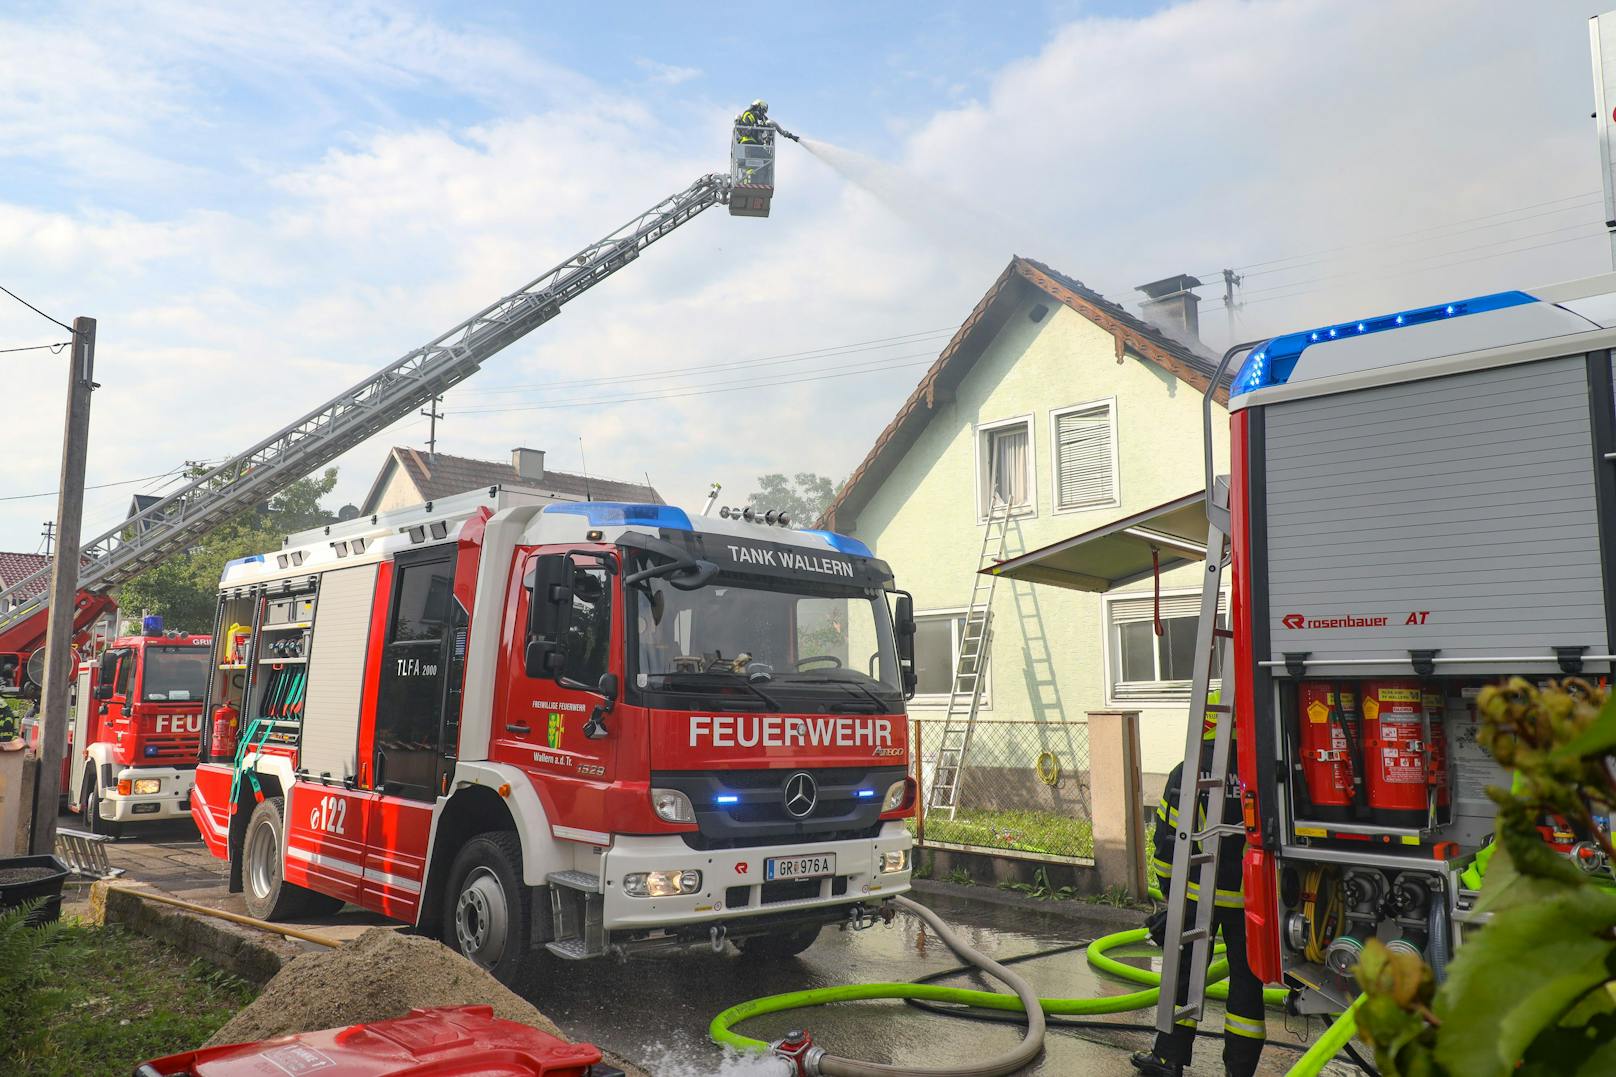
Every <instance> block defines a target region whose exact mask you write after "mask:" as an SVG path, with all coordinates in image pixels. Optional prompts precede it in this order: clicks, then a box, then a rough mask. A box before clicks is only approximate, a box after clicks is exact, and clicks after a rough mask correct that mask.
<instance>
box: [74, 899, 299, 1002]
mask: <svg viewBox="0 0 1616 1077" xmlns="http://www.w3.org/2000/svg"><path fill="white" fill-rule="evenodd" d="M138 890H148V891H151V892H152V893H158V894H160V893H162V891H160V890H158V889H157V888H156V887H153V886H151V885H149V884H147V883H140V882H121V881H120V882H119V883H118V884H117V885H116V886H112V885H109V884H108V883H106V882H97V883H95V884H94V885H92V886H91V887H90V915H89V919H90V922H91V923H97V924H116V925H118V926H120V927H123V928H127V929H128V930H130V931H136V932H139V933H140V934H142V935H145V936H147V937H149V938H153V939H156V940H157V941H159V942H162V943H165V944H166V945H168V946H172V947H173V948H174V949H176V950H179V951H180V952H181V953H186V954H190V955H191V956H192V957H196V958H200V959H201V960H203V961H206V962H208V964H210V965H213V966H214V967H215V968H221V969H224V970H225V971H226V972H229V973H232V974H234V975H236V976H239V977H241V978H242V979H243V980H246V981H247V982H248V983H251V984H255V985H257V986H258V987H262V986H264V984H266V983H268V982H269V980H270V979H271V978H272V977H273V976H274V975H275V974H276V973H277V972H279V971H280V970H281V966H282V965H284V964H285V963H286V962H288V961H290V960H291V959H292V958H294V957H296V956H297V955H299V954H301V953H305V952H306V951H305V949H304V947H302V946H299V945H297V944H295V943H292V942H288V941H285V940H282V939H278V938H272V937H270V936H267V935H265V934H264V933H263V932H261V931H254V930H251V929H249V928H245V927H240V926H238V925H236V924H232V923H229V922H227V921H224V920H215V919H213V918H212V917H207V916H198V915H197V914H195V913H190V912H186V911H185V910H183V909H176V908H173V907H172V906H168V905H162V904H159V903H157V902H155V901H146V900H145V899H143V898H142V897H141V896H140V895H139V894H138V893H136V891H138ZM165 896H167V895H165Z"/></svg>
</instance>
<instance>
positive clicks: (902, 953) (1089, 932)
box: [63, 817, 1356, 1077]
mask: <svg viewBox="0 0 1616 1077" xmlns="http://www.w3.org/2000/svg"><path fill="white" fill-rule="evenodd" d="M77 821H78V820H77V819H76V817H64V819H63V825H64V826H69V827H71V826H74V825H75V824H76V823H77ZM111 859H112V861H113V863H114V864H116V865H118V866H121V867H124V868H125V869H126V870H127V872H128V877H130V878H135V879H141V880H143V881H146V882H149V883H151V884H153V885H155V886H157V887H160V888H161V889H163V890H166V891H168V892H170V893H172V894H175V895H177V896H180V897H183V898H185V899H186V900H189V901H196V902H198V903H200V904H205V905H210V906H214V907H219V908H231V909H238V910H239V908H240V905H241V899H240V896H239V895H229V894H226V893H225V890H224V871H225V866H224V863H223V862H222V861H217V860H214V859H213V858H212V857H210V856H209V855H208V852H207V850H206V849H205V848H204V847H203V846H202V844H201V842H200V841H199V840H197V838H196V836H195V831H194V830H193V829H191V827H190V826H189V824H186V823H173V824H159V825H153V826H150V827H145V828H140V829H137V830H132V831H131V832H130V834H129V836H127V837H125V838H123V839H122V840H121V841H119V842H118V843H117V844H116V845H115V846H114V848H113V850H112V852H111ZM924 900H925V902H926V904H928V905H930V906H931V907H932V908H934V909H936V910H938V911H939V912H940V913H942V914H943V915H944V916H945V917H946V918H947V919H948V920H949V921H950V922H951V923H953V924H955V925H957V926H959V927H961V928H962V929H963V930H964V933H965V935H966V937H967V938H968V939H969V940H970V942H971V943H972V945H974V946H976V947H977V948H978V949H980V950H982V951H983V952H985V953H989V954H992V955H994V956H995V957H999V958H1001V959H1002V958H1005V957H1011V956H1015V955H1018V954H1023V953H1029V952H1032V951H1036V950H1042V949H1046V948H1048V947H1052V946H1059V945H1064V944H1066V943H1070V942H1074V941H1078V940H1080V939H1083V938H1087V937H1093V936H1096V935H1099V934H1105V933H1107V932H1108V931H1109V930H1111V929H1110V928H1106V927H1104V926H1102V925H1099V924H1094V925H1092V926H1088V925H1085V924H1084V923H1083V922H1082V921H1080V920H1074V919H1072V918H1071V917H1070V916H1066V915H1051V914H1047V913H1040V912H1038V911H1037V910H1033V909H1024V908H1006V907H1002V906H996V905H992V904H988V903H986V902H983V901H981V900H977V899H975V898H973V897H972V896H971V895H970V894H969V893H968V892H966V894H965V895H964V896H962V897H951V896H938V895H934V896H927V897H925V898H924ZM382 922H384V921H382V920H380V919H379V918H378V917H374V916H371V915H370V914H367V913H363V912H360V911H358V910H355V909H349V910H347V911H345V912H343V913H340V914H338V915H337V916H335V917H331V918H327V919H324V920H321V921H315V922H311V923H317V924H318V925H319V929H320V930H322V931H333V932H334V933H340V934H342V935H345V936H346V935H356V934H358V933H360V932H361V931H363V930H364V929H365V928H366V927H368V926H371V925H373V924H377V923H382ZM1113 955H1114V956H1126V951H1114V952H1113ZM1148 960H1149V958H1148V956H1147V955H1146V954H1145V952H1143V951H1141V953H1140V955H1139V957H1138V961H1139V962H1140V963H1141V964H1143V963H1146V962H1148ZM957 964H958V961H957V960H956V959H955V958H954V956H953V955H952V954H951V953H950V952H949V951H948V949H947V947H945V946H944V945H943V944H942V943H941V941H940V940H939V939H937V937H936V936H935V934H933V933H932V932H931V931H930V929H928V928H927V927H925V925H924V924H922V923H920V922H919V921H918V920H916V919H914V918H912V917H909V916H905V915H900V916H899V917H898V918H897V920H896V922H895V923H894V924H893V925H892V926H891V927H879V926H878V927H874V928H871V929H869V930H867V931H862V932H856V933H855V932H844V931H837V930H834V929H826V930H825V932H824V933H823V934H822V935H821V936H820V938H819V940H818V941H817V942H816V943H815V944H814V945H813V946H812V947H811V948H809V950H808V951H807V952H805V953H804V954H803V955H802V956H800V957H798V958H794V959H788V960H783V961H775V962H757V961H753V960H751V959H748V958H746V957H744V956H742V955H741V954H740V953H738V952H737V951H736V950H735V949H734V948H733V947H729V948H726V951H725V952H724V953H722V954H714V953H712V952H711V951H710V950H707V949H705V948H703V949H699V950H690V951H685V952H682V953H678V954H665V955H657V956H648V957H637V958H634V959H632V960H628V961H617V960H603V961H591V962H565V961H560V960H556V959H553V958H551V957H549V955H547V954H546V955H543V956H540V957H537V958H536V959H535V960H534V961H533V963H532V964H531V966H530V967H529V968H528V970H527V971H526V972H525V973H524V975H523V976H522V978H521V979H520V980H519V981H518V983H517V984H516V985H515V987H516V990H517V991H518V993H520V994H522V995H524V996H525V997H526V998H528V999H529V1000H531V1001H532V1002H533V1003H534V1004H535V1005H536V1006H538V1007H539V1008H540V1009H541V1010H543V1011H544V1012H545V1013H546V1014H548V1015H549V1016H550V1017H551V1018H553V1019H554V1020H555V1021H556V1022H557V1023H558V1024H560V1026H561V1027H562V1028H563V1029H564V1030H565V1031H566V1032H567V1033H568V1034H569V1035H571V1036H573V1037H574V1038H576V1039H583V1040H592V1041H594V1042H596V1043H598V1044H601V1045H603V1046H606V1047H609V1048H611V1049H612V1050H614V1051H616V1052H618V1053H620V1054H622V1055H624V1056H626V1057H628V1058H631V1059H634V1060H636V1061H637V1062H640V1063H641V1064H642V1065H644V1066H646V1068H647V1069H649V1070H650V1071H651V1072H653V1073H656V1074H658V1075H659V1077H663V1075H666V1077H706V1075H711V1074H722V1075H723V1077H746V1075H747V1074H749V1073H757V1072H759V1070H758V1068H757V1067H756V1066H755V1064H753V1063H750V1062H749V1061H747V1060H745V1059H734V1058H726V1057H725V1055H724V1053H723V1052H721V1051H719V1050H718V1049H717V1048H715V1047H714V1046H713V1045H712V1044H710V1043H709V1042H708V1041H707V1038H706V1028H707V1023H708V1021H710V1020H711V1019H712V1017H713V1015H714V1014H716V1013H718V1012H719V1011H720V1010H723V1009H725V1008H726V1007H728V1006H731V1005H734V1004H735V1003H737V1002H742V1001H745V1000H747V999H751V998H757V997H760V996H763V995H771V994H776V993H779V992H783V991H795V990H801V989H804V988H808V987H826V986H834V985H840V984H854V983H868V982H878V981H901V980H911V979H914V978H916V977H918V976H922V975H925V974H926V973H928V972H933V971H938V970H942V969H947V968H951V967H953V966H955V965H957ZM1018 971H1020V972H1022V974H1023V975H1025V976H1027V977H1028V978H1029V979H1030V980H1031V981H1032V982H1033V984H1034V986H1035V987H1037V988H1038V990H1039V992H1040V994H1042V995H1044V996H1045V997H1059V998H1074V997H1088V996H1094V995H1101V994H1118V993H1123V992H1126V991H1129V990H1132V989H1133V987H1132V985H1124V984H1119V983H1116V982H1114V981H1111V980H1108V979H1105V978H1102V977H1099V976H1097V975H1095V974H1094V973H1093V972H1091V971H1090V969H1089V967H1088V965H1087V963H1086V962H1085V961H1084V960H1083V956H1082V954H1081V953H1069V954H1064V955H1060V956H1054V957H1048V958H1040V959H1037V960H1034V961H1029V962H1026V963H1023V964H1021V965H1019V966H1018ZM950 982H956V983H960V984H962V985H963V984H971V985H972V986H982V985H981V984H980V982H975V978H974V977H972V976H960V977H958V978H957V979H956V980H954V981H950ZM995 986H996V985H995ZM1151 1018H1152V1015H1151V1014H1150V1013H1148V1012H1144V1013H1138V1014H1131V1015H1128V1014H1125V1015H1120V1016H1119V1017H1117V1018H1113V1020H1119V1021H1132V1022H1136V1023H1139V1024H1148V1023H1149V1022H1150V1020H1151ZM1222 1020H1223V1015H1222V1011H1221V1010H1220V1009H1218V1008H1217V1007H1216V1006H1215V1005H1211V1006H1209V1008H1208V1013H1207V1016H1206V1018H1205V1019H1204V1020H1203V1022H1202V1027H1203V1028H1208V1029H1217V1028H1221V1026H1222ZM1290 1024H1291V1025H1292V1026H1293V1028H1294V1029H1295V1032H1288V1031H1287V1029H1286V1020H1285V1018H1283V1017H1282V1016H1280V1015H1278V1014H1274V1013H1272V1012H1271V1013H1270V1016H1269V1021H1268V1025H1269V1038H1270V1047H1269V1049H1268V1051H1267V1054H1266V1056H1265V1060H1264V1065H1263V1068H1262V1071H1261V1072H1262V1073H1263V1074H1264V1075H1265V1077H1278V1075H1281V1074H1283V1073H1284V1072H1285V1070H1286V1069H1287V1068H1288V1067H1289V1066H1290V1064H1291V1063H1292V1062H1293V1061H1294V1060H1295V1059H1296V1057H1297V1053H1296V1052H1295V1051H1288V1050H1282V1049H1280V1047H1279V1046H1278V1044H1279V1043H1281V1042H1289V1043H1292V1044H1295V1043H1298V1042H1300V1036H1299V1035H1298V1034H1297V1033H1300V1032H1301V1026H1300V1022H1299V1021H1298V1020H1297V1019H1294V1018H1293V1019H1291V1021H1290ZM798 1026H801V1027H806V1028H807V1029H809V1030H810V1031H811V1032H812V1033H813V1035H814V1039H815V1042H817V1043H819V1044H821V1045H823V1046H825V1047H827V1048H828V1049H830V1050H831V1051H833V1052H835V1053H838V1054H846V1055H850V1056H854V1057H858V1058H863V1059H868V1060H871V1061H878V1062H895V1063H902V1064H908V1065H919V1066H937V1065H943V1064H946V1063H949V1062H957V1061H960V1060H964V1059H974V1058H981V1057H983V1056H985V1055H987V1054H989V1053H996V1052H997V1051H998V1050H999V1049H1001V1048H1005V1047H1008V1046H1010V1045H1011V1044H1013V1043H1014V1042H1015V1041H1016V1040H1017V1039H1018V1038H1019V1032H1018V1031H1017V1030H1016V1029H1015V1028H1012V1027H1009V1026H1000V1025H988V1024H981V1023H978V1022H971V1021H963V1020H959V1019H956V1018H949V1017H942V1016H936V1015H932V1014H927V1013H922V1012H920V1011H917V1010H914V1009H911V1008H909V1007H907V1006H905V1005H904V1004H903V1003H901V1002H866V1003H853V1004H847V1005H839V1006H830V1007H823V1008H820V1009H817V1010H810V1011H799V1012H797V1013H794V1014H779V1015H773V1016H769V1017H762V1018H758V1019H755V1020H753V1021H749V1022H747V1023H745V1024H744V1025H743V1026H742V1027H741V1029H740V1031H741V1032H743V1033H745V1034H746V1035H749V1036H752V1037H754V1038H757V1039H765V1040H772V1039H777V1038H779V1037H780V1036H781V1035H782V1034H783V1033H784V1032H786V1031H787V1030H788V1029H790V1028H793V1027H798ZM1321 1030H1322V1026H1321V1025H1320V1024H1319V1023H1318V1022H1317V1021H1315V1022H1314V1023H1313V1026H1312V1028H1311V1030H1310V1031H1311V1032H1312V1033H1313V1034H1314V1035H1317V1033H1318V1032H1320V1031H1321ZM1148 1044H1149V1035H1148V1034H1147V1033H1145V1032H1136V1031H1117V1032H1110V1031H1104V1030H1095V1031H1089V1030H1084V1031H1081V1032H1073V1031H1057V1030H1051V1032H1050V1033H1049V1035H1048V1037H1047V1039H1046V1041H1045V1054H1044V1056H1043V1058H1042V1059H1041V1060H1040V1061H1039V1062H1038V1063H1037V1064H1035V1065H1034V1066H1033V1068H1031V1069H1029V1070H1027V1071H1026V1072H1028V1073H1036V1074H1044V1075H1049V1077H1054V1075H1061V1077H1066V1075H1075V1074H1084V1075H1092V1077H1131V1075H1132V1074H1133V1073H1134V1070H1133V1068H1132V1067H1131V1066H1130V1065H1129V1064H1128V1053H1129V1052H1130V1051H1133V1050H1137V1049H1139V1048H1141V1047H1144V1046H1147V1045H1148ZM1219 1047H1220V1045H1219V1044H1218V1043H1217V1042H1216V1041H1214V1040H1207V1039H1203V1040H1202V1041H1201V1043H1200V1045H1199V1046H1198V1047H1197V1051H1196V1054H1197V1065H1196V1066H1195V1067H1194V1068H1193V1069H1192V1070H1191V1071H1190V1072H1191V1073H1192V1074H1195V1075H1196V1077H1205V1075H1213V1074H1219V1073H1222V1066H1221V1063H1220V1059H1219ZM1326 1072H1327V1073H1340V1074H1348V1073H1355V1072H1356V1071H1355V1070H1353V1069H1351V1068H1350V1067H1345V1066H1341V1067H1335V1066H1332V1067H1331V1068H1330V1069H1329V1070H1327V1071H1326Z"/></svg>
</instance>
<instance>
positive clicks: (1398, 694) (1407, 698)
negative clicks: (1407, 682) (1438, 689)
mask: <svg viewBox="0 0 1616 1077" xmlns="http://www.w3.org/2000/svg"><path fill="white" fill-rule="evenodd" d="M1420 694H1421V693H1420V690H1419V689H1418V688H1382V689H1381V690H1380V692H1379V695H1380V701H1381V702H1382V703H1418V702H1419V701H1420Z"/></svg>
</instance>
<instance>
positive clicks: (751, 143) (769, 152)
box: [729, 123, 775, 217]
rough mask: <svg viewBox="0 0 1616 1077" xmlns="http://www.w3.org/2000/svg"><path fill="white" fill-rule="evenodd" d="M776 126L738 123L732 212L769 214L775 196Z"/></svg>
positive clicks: (733, 155) (732, 156)
mask: <svg viewBox="0 0 1616 1077" xmlns="http://www.w3.org/2000/svg"><path fill="white" fill-rule="evenodd" d="M774 135H775V132H774V128H772V127H767V126H761V125H760V126H753V125H750V124H741V123H738V124H736V125H735V137H734V138H732V139H730V147H729V178H730V184H731V190H730V196H729V213H730V216H732V217H767V216H768V215H769V204H770V203H771V202H772V201H773V200H774V145H775V141H774Z"/></svg>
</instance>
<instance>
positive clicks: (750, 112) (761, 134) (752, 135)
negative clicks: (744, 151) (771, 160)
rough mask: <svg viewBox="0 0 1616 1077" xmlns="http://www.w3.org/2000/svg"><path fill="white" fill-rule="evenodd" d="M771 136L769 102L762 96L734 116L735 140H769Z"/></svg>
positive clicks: (771, 139)
mask: <svg viewBox="0 0 1616 1077" xmlns="http://www.w3.org/2000/svg"><path fill="white" fill-rule="evenodd" d="M747 128H755V129H756V130H747ZM773 138H774V136H773V132H772V131H770V130H769V103H768V102H767V101H765V100H763V99H762V98H759V99H758V100H756V101H753V102H752V104H751V107H749V108H748V109H747V110H746V111H745V112H743V113H741V114H740V115H739V116H737V117H735V141H737V142H770V141H773Z"/></svg>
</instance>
